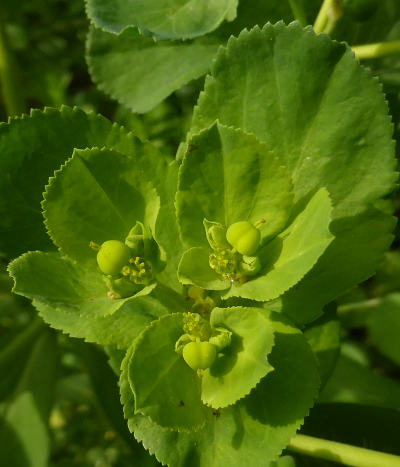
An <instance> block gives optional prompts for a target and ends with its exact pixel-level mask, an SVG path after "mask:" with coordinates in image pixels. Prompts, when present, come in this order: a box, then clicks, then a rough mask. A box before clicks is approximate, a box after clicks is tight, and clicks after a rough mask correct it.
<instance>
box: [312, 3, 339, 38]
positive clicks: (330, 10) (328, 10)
mask: <svg viewBox="0 0 400 467" xmlns="http://www.w3.org/2000/svg"><path fill="white" fill-rule="evenodd" d="M341 16H342V8H341V5H340V3H339V2H338V1H337V0H324V2H323V3H322V5H321V8H320V10H319V12H318V15H317V18H316V20H315V23H314V31H315V33H316V34H319V33H320V32H325V33H326V34H330V33H331V32H332V30H333V28H334V27H335V24H336V21H337V20H338V19H339V18H340V17H341Z"/></svg>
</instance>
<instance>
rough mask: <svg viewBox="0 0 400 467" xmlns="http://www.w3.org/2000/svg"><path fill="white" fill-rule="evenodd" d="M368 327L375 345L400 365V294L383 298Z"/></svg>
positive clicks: (371, 316)
mask: <svg viewBox="0 0 400 467" xmlns="http://www.w3.org/2000/svg"><path fill="white" fill-rule="evenodd" d="M367 327H368V331H369V334H370V338H371V341H372V343H373V345H375V347H376V348H377V349H378V350H379V351H380V352H381V353H382V354H383V355H385V356H386V357H388V358H390V359H391V360H392V361H393V362H395V363H397V365H400V342H399V336H400V293H392V294H390V295H388V296H386V297H384V298H383V300H382V301H381V302H380V303H379V304H378V306H377V307H376V308H375V309H374V310H373V312H372V313H371V314H370V316H369V320H368V323H367Z"/></svg>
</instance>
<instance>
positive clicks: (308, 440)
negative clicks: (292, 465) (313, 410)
mask: <svg viewBox="0 0 400 467" xmlns="http://www.w3.org/2000/svg"><path fill="white" fill-rule="evenodd" d="M287 449H288V450H289V451H293V452H298V453H301V454H306V455H308V456H312V457H317V458H318V459H325V460H329V461H334V462H338V463H340V464H344V465H351V466H354V467H377V466H378V465H382V466H385V467H400V456H394V455H392V454H387V453H384V452H379V451H373V450H372V449H365V448H359V447H357V446H351V445H349V444H343V443H337V442H335V441H328V440H325V439H320V438H313V437H312V436H305V435H297V436H295V437H294V438H292V439H291V441H290V443H289V446H288V447H287Z"/></svg>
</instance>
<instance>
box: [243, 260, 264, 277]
mask: <svg viewBox="0 0 400 467" xmlns="http://www.w3.org/2000/svg"><path fill="white" fill-rule="evenodd" d="M239 269H240V273H241V274H244V275H245V276H255V275H256V274H258V273H259V272H260V269H261V263H260V259H259V257H258V256H246V255H244V256H243V257H242V261H241V262H240V264H239Z"/></svg>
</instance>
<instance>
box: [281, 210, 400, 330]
mask: <svg viewBox="0 0 400 467" xmlns="http://www.w3.org/2000/svg"><path fill="white" fill-rule="evenodd" d="M395 225H396V218H394V217H392V216H390V215H387V214H384V213H382V212H380V211H378V210H377V209H373V208H371V209H368V210H366V211H365V212H364V213H362V214H358V215H356V216H354V217H349V218H343V219H337V220H333V221H332V222H331V224H330V230H331V232H332V234H333V235H334V237H335V239H334V240H333V242H332V243H331V244H330V245H329V246H328V248H327V249H326V252H325V254H324V255H322V256H321V257H320V258H319V260H318V262H317V264H316V265H315V266H314V268H313V269H312V271H311V272H310V273H309V274H307V275H306V276H305V277H304V279H303V280H301V281H300V282H299V283H298V284H297V285H296V287H293V288H292V289H291V290H289V291H288V292H287V293H286V294H285V295H283V296H282V297H281V298H280V299H279V300H280V301H281V305H282V310H284V312H285V313H286V314H288V315H289V316H290V317H291V318H292V319H293V320H294V321H295V322H296V323H307V322H310V321H312V320H314V319H315V318H317V317H318V316H319V315H320V314H321V310H322V307H323V306H324V305H325V304H326V303H329V302H330V301H332V300H334V299H335V298H336V297H338V296H340V295H342V294H343V292H344V291H345V290H347V289H348V288H351V287H354V286H355V285H357V284H358V283H360V282H362V281H364V280H366V279H368V278H369V277H371V276H372V275H373V274H374V272H375V269H376V267H377V265H378V264H379V263H380V261H381V259H382V255H383V253H384V252H385V250H387V249H388V248H389V246H390V244H391V243H392V241H393V237H392V235H390V234H389V232H391V231H392V230H393V228H394V226H395Z"/></svg>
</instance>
